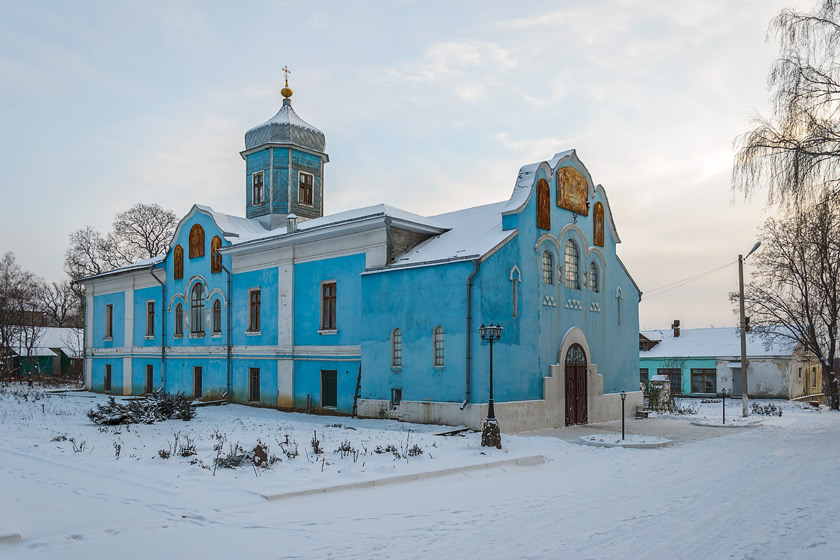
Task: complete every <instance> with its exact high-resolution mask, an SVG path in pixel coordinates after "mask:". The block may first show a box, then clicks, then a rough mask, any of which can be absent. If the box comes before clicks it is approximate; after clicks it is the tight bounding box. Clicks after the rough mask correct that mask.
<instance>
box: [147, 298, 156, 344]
mask: <svg viewBox="0 0 840 560" xmlns="http://www.w3.org/2000/svg"><path fill="white" fill-rule="evenodd" d="M154 337H155V300H153V299H149V300H146V338H154Z"/></svg>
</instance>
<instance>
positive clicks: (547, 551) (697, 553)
mask: <svg viewBox="0 0 840 560" xmlns="http://www.w3.org/2000/svg"><path fill="white" fill-rule="evenodd" d="M254 414H255V415H258V414H264V413H263V412H255V413H254ZM673 422H674V428H675V430H686V429H691V428H686V425H687V422H686V421H685V420H673ZM1 426H2V425H0V427H1ZM149 429H151V428H149ZM360 429H361V428H360ZM698 429H703V428H699V427H698ZM106 435H107V434H106ZM125 436H126V434H124V435H123V437H125ZM110 437H113V436H110ZM146 437H148V434H147V435H146ZM470 437H471V438H472V439H474V440H475V441H472V440H471V439H469V438H467V439H462V440H461V441H462V442H463V444H462V445H466V446H467V447H468V448H469V447H472V446H475V447H477V446H478V436H477V434H473V435H471V436H470ZM447 439H448V438H447ZM506 441H507V442H509V444H510V447H512V448H518V449H519V450H527V451H528V452H529V453H530V454H535V453H543V454H545V455H546V457H547V458H548V459H549V462H548V463H546V464H545V465H540V466H535V467H504V468H494V469H489V470H482V471H474V472H468V473H462V474H457V475H452V476H446V477H442V478H433V479H425V480H419V481H415V482H409V483H404V484H394V485H389V486H383V487H373V488H366V489H361V490H346V491H339V492H333V493H328V494H319V495H311V496H305V497H299V498H290V499H285V500H279V501H274V502H267V501H265V500H264V499H262V498H261V497H260V496H259V495H258V493H259V491H260V487H261V486H262V485H266V484H273V482H272V480H271V478H270V477H269V478H266V476H268V475H266V476H264V477H262V478H261V479H255V478H254V477H253V473H251V474H250V475H248V474H247V472H243V473H242V475H244V476H242V477H241V478H239V479H236V480H233V479H228V480H227V481H225V480H224V479H220V478H218V477H217V478H206V477H205V478H191V476H193V477H194V472H193V471H194V470H195V469H194V468H192V470H190V469H191V467H189V466H188V465H186V464H184V463H180V464H177V463H172V462H169V463H165V462H160V461H157V462H151V463H142V462H139V461H138V462H136V463H124V462H123V459H120V461H114V460H113V458H112V459H111V460H109V461H102V460H97V459H96V456H95V453H94V454H90V455H89V456H87V457H85V458H83V460H82V458H80V457H78V456H77V455H74V454H71V455H69V456H57V457H53V458H44V457H42V456H39V455H38V454H37V453H33V452H32V451H31V450H26V449H23V448H20V447H19V448H18V449H5V448H4V449H2V450H0V506H2V510H1V511H2V512H0V525H2V526H3V528H5V529H13V530H15V531H19V532H20V533H21V535H22V536H23V537H24V538H23V540H22V541H20V542H18V543H4V544H0V558H15V559H22V560H27V559H41V558H50V559H52V558H62V559H75V558H78V559H83V558H84V559H86V560H88V559H97V558H112V557H119V558H125V559H133V558H150V557H151V558H194V557H198V558H225V557H232V558H237V557H240V556H243V555H245V554H248V555H250V554H255V555H259V557H267V558H372V559H373V558H383V559H384V558H389V559H390V558H438V557H446V558H477V557H482V558H540V559H542V558H571V557H580V558H691V559H694V558H713V559H718V558H756V559H759V558H760V559H765V558H808V559H812V558H813V559H816V558H826V559H827V558H831V559H832V560H836V558H840V524H838V522H837V519H838V518H840V485H838V484H837V483H836V481H837V479H838V475H840V445H838V442H840V415H838V414H834V413H829V412H822V413H819V414H818V413H804V412H803V413H796V412H794V413H792V414H787V413H786V416H785V418H784V419H776V420H771V421H769V422H767V423H766V425H764V426H762V427H759V428H754V429H744V430H734V431H732V432H728V431H727V433H726V434H725V435H723V436H720V437H714V438H713V439H707V440H703V441H690V442H689V443H685V444H682V445H678V446H675V447H671V448H664V449H657V450H629V449H620V448H613V449H603V448H591V447H585V446H581V445H574V444H570V443H567V442H564V441H562V440H561V439H558V438H557V437H539V436H528V437H513V436H507V437H506ZM100 445H102V444H101V443H100ZM4 447H6V446H4ZM435 453H443V451H442V450H440V449H439V450H437V451H435ZM68 457H69V458H68ZM71 459H74V460H75V459H79V461H76V462H74V463H73V464H68V461H69V460H71ZM459 460H461V459H459ZM463 461H466V459H463ZM130 464H134V465H138V466H139V467H138V468H129V469H126V470H123V468H124V467H125V465H130ZM121 465H122V466H123V468H118V467H120V466H121ZM449 466H451V465H449ZM140 467H142V469H141V468H140ZM138 472H142V473H144V474H145V475H146V476H145V479H144V480H142V481H141V480H138V479H137V474H138ZM191 473H193V474H192V475H191ZM288 474H289V475H290V476H292V475H294V473H288ZM272 476H275V477H276V476H278V475H277V474H272ZM284 476H285V475H284ZM15 524H17V525H16V526H13V525H15Z"/></svg>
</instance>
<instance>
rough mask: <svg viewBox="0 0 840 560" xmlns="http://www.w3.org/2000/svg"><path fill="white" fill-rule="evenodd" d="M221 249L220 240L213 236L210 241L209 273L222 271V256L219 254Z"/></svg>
mask: <svg viewBox="0 0 840 560" xmlns="http://www.w3.org/2000/svg"><path fill="white" fill-rule="evenodd" d="M221 248H222V238H221V237H219V236H218V235H214V236H213V240H212V241H210V272H221V271H222V255H220V254H219V249H221Z"/></svg>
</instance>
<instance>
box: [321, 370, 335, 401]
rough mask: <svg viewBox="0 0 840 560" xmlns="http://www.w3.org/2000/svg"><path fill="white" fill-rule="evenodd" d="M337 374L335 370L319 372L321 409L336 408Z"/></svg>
mask: <svg viewBox="0 0 840 560" xmlns="http://www.w3.org/2000/svg"><path fill="white" fill-rule="evenodd" d="M337 378H338V372H336V371H335V370H326V369H322V370H321V407H322V408H336V407H337V406H338V379H337Z"/></svg>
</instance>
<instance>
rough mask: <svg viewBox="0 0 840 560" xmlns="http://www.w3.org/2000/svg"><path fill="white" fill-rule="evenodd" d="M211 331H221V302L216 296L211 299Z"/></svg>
mask: <svg viewBox="0 0 840 560" xmlns="http://www.w3.org/2000/svg"><path fill="white" fill-rule="evenodd" d="M213 332H214V333H220V332H222V302H221V300H219V299H218V298H216V299H215V300H214V301H213Z"/></svg>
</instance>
